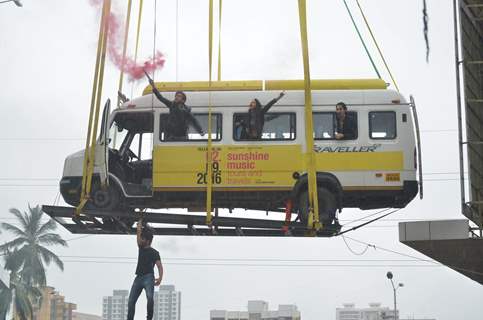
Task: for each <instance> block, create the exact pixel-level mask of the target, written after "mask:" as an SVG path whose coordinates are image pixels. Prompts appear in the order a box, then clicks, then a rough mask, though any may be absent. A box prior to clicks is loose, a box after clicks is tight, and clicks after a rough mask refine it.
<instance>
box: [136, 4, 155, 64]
mask: <svg viewBox="0 0 483 320" xmlns="http://www.w3.org/2000/svg"><path fill="white" fill-rule="evenodd" d="M155 14H156V13H155ZM142 16H143V0H139V14H138V27H137V31H136V48H135V49H134V62H136V61H137V59H138V49H139V34H140V32H141V18H142Z"/></svg>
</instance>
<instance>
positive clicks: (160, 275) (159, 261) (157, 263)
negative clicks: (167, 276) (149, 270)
mask: <svg viewBox="0 0 483 320" xmlns="http://www.w3.org/2000/svg"><path fill="white" fill-rule="evenodd" d="M156 267H158V274H159V277H158V278H156V280H155V281H154V285H156V286H159V285H160V284H161V281H162V280H163V264H162V263H161V260H156Z"/></svg>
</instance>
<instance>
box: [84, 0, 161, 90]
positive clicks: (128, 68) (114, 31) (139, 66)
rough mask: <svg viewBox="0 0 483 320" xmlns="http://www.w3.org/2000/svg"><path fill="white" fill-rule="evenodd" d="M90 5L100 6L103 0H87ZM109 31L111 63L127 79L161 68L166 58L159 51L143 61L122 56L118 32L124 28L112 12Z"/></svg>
mask: <svg viewBox="0 0 483 320" xmlns="http://www.w3.org/2000/svg"><path fill="white" fill-rule="evenodd" d="M89 3H90V4H91V5H92V6H96V7H101V5H102V3H103V0H89ZM108 24H109V32H108V36H107V40H108V43H107V44H108V53H109V58H110V59H111V61H112V63H114V65H115V66H116V67H117V68H118V69H119V70H122V71H124V72H125V73H126V74H127V75H128V76H129V81H135V80H139V79H142V78H143V77H144V70H145V71H146V72H147V73H153V72H154V71H155V70H159V69H162V68H163V67H164V63H165V62H166V59H165V57H164V55H163V54H162V53H161V52H160V51H156V53H155V55H154V57H150V58H149V59H148V60H146V61H144V62H136V61H134V58H131V57H128V56H126V57H125V58H124V59H123V57H122V47H121V45H120V41H119V40H120V33H119V31H120V30H121V27H122V30H124V27H123V26H122V24H121V23H119V17H118V16H117V15H116V14H114V13H113V12H111V13H110V15H109V18H108Z"/></svg>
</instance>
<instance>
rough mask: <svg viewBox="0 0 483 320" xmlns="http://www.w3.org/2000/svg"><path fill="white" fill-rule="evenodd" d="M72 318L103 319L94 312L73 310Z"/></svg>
mask: <svg viewBox="0 0 483 320" xmlns="http://www.w3.org/2000/svg"><path fill="white" fill-rule="evenodd" d="M72 320H102V317H101V316H96V315H93V314H87V313H81V312H72Z"/></svg>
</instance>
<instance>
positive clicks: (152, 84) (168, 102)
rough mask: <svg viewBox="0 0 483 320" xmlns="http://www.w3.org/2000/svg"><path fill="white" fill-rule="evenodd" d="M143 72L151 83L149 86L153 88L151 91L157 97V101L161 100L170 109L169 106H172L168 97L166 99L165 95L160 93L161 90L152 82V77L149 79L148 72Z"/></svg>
mask: <svg viewBox="0 0 483 320" xmlns="http://www.w3.org/2000/svg"><path fill="white" fill-rule="evenodd" d="M144 74H145V75H146V77H147V78H148V80H149V84H150V85H151V88H152V89H153V93H154V95H155V96H156V98H158V100H159V101H161V102H162V103H164V104H165V105H166V107H168V108H170V109H171V107H172V103H171V101H169V100H168V99H166V98H165V97H163V95H162V94H161V92H159V90H158V88H156V84H155V83H154V81H153V79H151V77H150V76H149V75H148V73H147V72H146V71H144Z"/></svg>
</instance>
